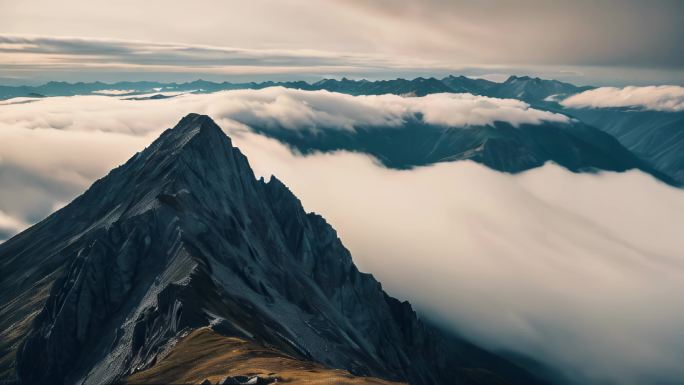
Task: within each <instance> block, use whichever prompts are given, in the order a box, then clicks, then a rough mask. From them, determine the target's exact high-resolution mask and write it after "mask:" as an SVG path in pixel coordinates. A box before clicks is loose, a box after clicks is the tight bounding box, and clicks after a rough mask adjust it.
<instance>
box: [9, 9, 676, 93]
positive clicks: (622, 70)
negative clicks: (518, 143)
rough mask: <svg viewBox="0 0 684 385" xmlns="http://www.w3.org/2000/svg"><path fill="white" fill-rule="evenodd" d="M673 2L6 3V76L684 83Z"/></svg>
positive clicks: (24, 79)
mask: <svg viewBox="0 0 684 385" xmlns="http://www.w3.org/2000/svg"><path fill="white" fill-rule="evenodd" d="M682 14H684V2H681V1H678V0H654V1H648V2H644V1H639V0H604V1H593V0H578V1H572V2H560V1H543V0H518V1H511V0H485V1H477V2H474V1H447V0H428V1H422V2H419V3H418V2H413V1H408V0H392V1H390V0H376V1H361V0H320V1H308V0H287V1H269V0H253V1H249V2H237V1H232V0H227V1H215V0H198V1H193V2H187V1H175V0H164V1H162V0H151V1H145V2H140V1H132V0H123V1H116V2H112V1H103V0H96V1H86V0H65V1H59V2H55V1H50V0H24V1H9V0H2V1H0V81H2V82H3V83H5V84H22V83H36V82H41V81H46V80H71V81H74V80H90V81H92V80H105V81H114V80H139V79H156V80H190V79H196V78H198V77H202V78H205V79H213V80H264V79H307V80H314V79H318V78H321V77H325V76H342V75H347V76H350V77H369V78H388V77H394V76H416V75H442V74H446V73H463V74H467V75H474V76H488V77H491V78H497V77H498V78H501V77H503V76H506V75H508V74H511V73H516V74H534V75H540V76H544V77H552V78H559V79H563V80H568V81H573V82H576V83H594V84H600V85H626V84H628V83H629V84H681V83H682V82H683V80H682V79H684V50H682V49H681V40H682V37H684V23H682V22H681V15H682Z"/></svg>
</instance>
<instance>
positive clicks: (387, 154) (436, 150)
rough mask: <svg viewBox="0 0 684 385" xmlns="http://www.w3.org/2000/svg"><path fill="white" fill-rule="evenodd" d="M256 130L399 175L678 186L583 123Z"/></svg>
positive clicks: (304, 150) (406, 124) (304, 148)
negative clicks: (604, 175) (592, 175)
mask: <svg viewBox="0 0 684 385" xmlns="http://www.w3.org/2000/svg"><path fill="white" fill-rule="evenodd" d="M251 127H252V128H253V129H254V130H255V131H256V132H258V133H261V134H264V135H267V136H269V137H272V138H274V139H277V140H279V141H281V142H283V143H285V144H287V145H289V146H291V147H292V148H295V149H297V150H298V151H300V152H302V153H305V154H306V153H311V152H315V151H322V152H330V151H336V150H346V151H353V152H359V153H365V154H369V155H372V156H374V157H376V158H377V159H378V160H380V162H382V163H383V164H384V165H385V166H387V167H391V168H398V169H405V168H411V167H414V166H423V165H429V164H434V163H438V162H449V161H457V160H473V161H475V162H478V163H482V164H484V165H486V166H488V167H490V168H492V169H495V170H498V171H505V172H511V173H516V172H521V171H525V170H529V169H531V168H535V167H539V166H541V165H543V164H544V163H546V162H549V161H550V162H554V163H557V164H559V165H561V166H563V167H565V168H567V169H569V170H571V171H574V172H583V171H600V170H606V171H626V170H630V169H639V170H642V171H644V172H646V173H649V174H651V175H653V176H655V177H656V178H658V179H660V180H662V181H664V182H666V183H668V184H676V183H675V182H674V181H673V180H672V179H671V178H670V177H669V176H667V175H665V174H664V173H662V172H660V171H657V170H655V169H654V168H653V167H651V166H650V165H648V164H647V163H646V162H644V161H643V160H641V159H639V158H638V157H636V156H635V155H634V154H632V153H631V152H630V151H629V150H627V149H626V148H625V147H623V146H622V145H621V144H620V143H619V142H618V141H617V140H616V139H615V138H613V137H612V136H611V135H609V134H606V133H604V132H602V131H600V130H598V129H596V128H593V127H590V126H587V125H585V124H582V123H580V122H570V123H556V122H542V123H540V124H522V125H520V126H519V127H515V126H513V125H511V124H509V123H505V122H495V123H494V124H493V125H491V126H474V127H447V126H439V125H431V124H426V123H424V122H423V121H422V120H420V119H414V120H409V121H406V122H404V123H403V124H402V125H401V126H400V127H365V126H362V127H355V128H354V129H353V130H341V129H318V130H316V131H315V132H311V131H307V130H291V129H286V128H279V127H268V128H266V127H260V126H256V125H252V126H251Z"/></svg>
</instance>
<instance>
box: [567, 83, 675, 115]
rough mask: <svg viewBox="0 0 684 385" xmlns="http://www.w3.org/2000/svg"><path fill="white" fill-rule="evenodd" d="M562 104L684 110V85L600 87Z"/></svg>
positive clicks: (585, 106)
mask: <svg viewBox="0 0 684 385" xmlns="http://www.w3.org/2000/svg"><path fill="white" fill-rule="evenodd" d="M561 104H562V105H563V106H565V107H570V108H616V107H618V108H625V107H629V108H639V109H644V110H653V111H670V112H678V111H684V87H680V86H647V87H624V88H615V87H600V88H596V89H593V90H589V91H584V92H581V93H579V94H576V95H573V96H570V97H569V98H567V99H565V100H563V101H562V102H561Z"/></svg>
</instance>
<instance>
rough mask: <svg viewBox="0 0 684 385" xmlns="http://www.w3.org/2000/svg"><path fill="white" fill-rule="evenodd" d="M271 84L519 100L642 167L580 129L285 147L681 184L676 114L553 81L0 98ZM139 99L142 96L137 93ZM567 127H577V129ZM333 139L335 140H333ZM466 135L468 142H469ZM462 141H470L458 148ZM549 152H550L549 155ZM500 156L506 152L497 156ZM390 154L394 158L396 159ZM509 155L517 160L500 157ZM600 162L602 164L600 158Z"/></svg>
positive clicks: (681, 128) (330, 86)
mask: <svg viewBox="0 0 684 385" xmlns="http://www.w3.org/2000/svg"><path fill="white" fill-rule="evenodd" d="M273 86H282V87H286V88H297V89H303V90H327V91H331V92H339V93H345V94H350V95H380V94H397V95H410V96H425V95H429V94H434V93H442V92H453V93H464V92H465V93H471V94H474V95H482V96H488V97H495V98H512V99H519V100H523V101H525V102H527V103H529V104H530V105H531V106H533V107H535V108H538V109H545V110H550V111H556V112H561V113H564V114H567V115H571V116H573V117H575V118H577V119H579V120H581V121H582V122H583V123H585V125H587V126H594V127H596V128H598V129H599V130H602V131H604V132H606V133H608V134H610V135H611V136H614V137H615V138H616V139H617V140H618V141H619V142H620V144H622V145H623V146H624V147H625V148H627V149H628V150H630V151H632V152H633V153H634V154H635V155H636V156H637V157H638V158H640V162H635V161H634V159H633V157H631V156H629V155H627V154H625V152H624V151H623V150H622V149H618V148H617V147H616V146H614V145H613V144H611V145H609V147H612V150H611V151H612V152H611V153H603V154H598V153H600V152H602V151H604V150H605V149H606V145H607V144H608V142H609V139H607V138H606V137H605V136H602V135H599V134H596V133H595V132H591V130H590V129H588V128H586V127H585V128H581V129H579V130H578V131H577V132H574V133H571V132H568V131H567V130H561V131H562V133H561V135H560V136H557V137H556V138H555V140H556V141H559V140H561V139H562V138H563V137H564V136H567V135H569V138H570V140H569V142H567V143H566V144H562V143H560V142H558V143H557V144H556V145H554V146H555V147H554V148H553V149H552V148H550V147H549V146H550V144H549V143H547V144H544V143H538V142H536V140H537V139H532V138H531V137H528V138H525V136H526V135H525V134H522V133H514V132H512V131H510V130H508V131H507V130H503V129H498V130H494V129H491V128H488V129H480V130H478V132H477V133H475V132H469V133H460V134H459V135H461V136H465V138H461V139H458V140H454V135H456V134H455V133H454V132H450V133H449V135H448V136H450V137H451V139H452V144H455V147H453V148H450V149H448V150H446V151H441V150H438V151H432V148H433V147H434V146H438V144H437V143H436V142H437V140H438V139H436V138H434V136H435V135H438V134H439V133H437V134H435V130H434V129H432V130H428V131H426V137H416V134H417V132H415V129H416V127H407V128H406V129H405V130H402V131H403V132H402V133H396V135H395V136H393V137H392V138H387V140H386V141H385V142H384V143H380V142H381V141H382V138H380V137H379V136H378V135H377V133H372V132H362V133H361V134H360V135H359V136H358V137H357V138H343V137H341V136H343V135H328V136H327V137H328V139H329V140H330V142H325V143H324V142H323V141H322V140H321V139H320V138H319V139H316V140H313V139H312V138H296V137H293V136H291V135H289V134H287V133H281V134H278V133H275V132H272V131H271V132H268V134H270V135H271V136H273V137H275V138H278V139H280V140H283V141H286V142H287V143H288V144H290V145H293V146H295V147H297V148H299V149H300V150H304V151H308V150H314V149H319V150H326V149H340V148H342V149H348V150H354V151H363V152H368V153H370V154H372V155H374V156H377V157H378V158H380V159H381V160H382V161H383V163H385V164H386V165H388V166H393V167H395V166H396V167H408V166H412V165H420V164H429V163H432V162H435V161H446V160H457V159H473V160H476V161H481V162H482V163H484V164H487V165H489V166H492V167H493V168H495V169H498V170H503V171H520V170H524V169H528V168H531V167H535V166H537V165H539V164H540V162H541V163H543V161H546V160H551V161H555V162H557V163H559V164H562V165H564V166H566V167H568V168H570V169H572V170H582V169H591V168H596V169H605V170H618V171H619V170H626V169H632V168H639V169H642V170H644V171H647V172H650V173H651V174H653V175H655V176H657V177H658V178H660V179H662V180H665V181H668V183H671V184H676V185H684V171H683V170H684V166H683V165H684V117H683V115H682V113H681V112H680V113H670V112H662V111H640V110H635V109H625V108H622V109H582V110H577V109H567V108H564V107H563V106H562V105H561V104H559V103H558V101H560V100H562V99H564V98H566V97H568V96H570V95H573V94H576V93H579V92H582V91H585V90H589V89H592V88H594V87H592V86H581V87H580V86H576V85H573V84H570V83H564V82H560V81H557V80H546V79H540V78H533V77H528V76H511V77H509V78H508V79H506V81H504V82H502V83H496V82H492V81H489V80H485V79H473V78H468V77H465V76H448V77H445V78H443V79H436V78H422V77H420V78H416V79H412V80H407V79H394V80H379V81H369V80H351V79H347V78H342V79H339V80H337V79H324V80H321V81H318V82H315V83H309V82H304V81H293V82H271V81H267V82H261V83H254V82H249V83H229V82H223V83H215V82H209V81H204V80H197V81H193V82H188V83H159V82H119V83H113V84H107V83H102V82H94V83H65V82H50V83H46V84H44V85H41V86H35V87H29V86H19V87H8V86H0V99H8V98H14V97H44V96H68V95H83V94H93V93H98V92H102V91H106V90H125V91H128V92H127V93H125V94H123V95H116V96H117V97H126V98H130V99H135V100H145V99H164V98H168V97H173V95H170V94H169V93H173V92H193V93H209V92H216V91H221V90H236V89H262V88H267V87H273ZM165 93H166V94H165ZM141 94H145V95H143V96H140V95H141ZM573 127H575V128H577V127H578V125H574V126H573ZM262 131H263V130H262ZM362 131H363V130H362ZM438 131H439V130H438ZM528 131H529V130H528ZM554 132H555V133H556V134H558V133H559V131H558V130H554ZM500 134H502V135H503V137H501V135H500ZM538 134H539V135H543V136H547V139H549V140H553V139H550V138H548V137H550V136H553V135H554V134H549V135H545V134H543V133H538ZM491 135H493V137H492V136H491ZM507 135H513V136H514V137H515V138H510V137H507ZM333 136H336V137H335V138H333ZM374 136H375V137H374ZM401 136H403V137H406V138H407V139H408V137H411V138H412V139H411V140H413V139H416V140H417V141H418V143H419V146H417V150H416V151H415V152H411V151H409V152H406V150H407V147H406V144H407V143H406V142H402V140H403V139H402V138H401ZM470 136H473V137H474V138H467V137H470ZM532 136H534V135H532ZM588 136H590V137H591V138H592V140H594V139H596V140H598V142H587V140H588V139H589V138H588ZM578 137H582V138H581V139H579V140H581V141H584V142H585V144H586V145H580V146H579V147H578V143H577V140H576V139H578ZM390 139H391V140H390ZM395 139H396V140H397V141H398V142H397V143H395V142H394V140H395ZM338 140H339V141H338ZM504 141H506V142H505V143H506V144H505V145H503V142H504ZM526 141H527V142H526ZM530 141H533V142H534V145H533V146H532V147H528V146H527V145H529V144H531V143H532V142H530ZM466 142H467V143H469V144H464V143H466ZM440 143H443V144H444V143H447V142H445V141H440ZM524 143H527V144H525V145H524V148H522V147H521V146H523V144H524ZM394 145H396V146H397V148H401V149H402V150H403V153H399V152H398V150H397V151H395V150H393V149H392V148H391V147H392V146H394ZM495 147H496V148H500V150H496V151H494V153H492V150H493V149H494V148H495ZM580 147H584V150H582V149H579V148H580ZM591 147H594V148H591ZM478 148H479V149H478ZM549 150H553V151H552V152H549ZM556 150H560V152H556ZM499 151H506V152H504V153H500V152H499ZM571 151H575V153H574V154H571V153H570V152H571ZM587 151H589V152H587ZM395 152H396V154H394V153H395ZM485 153H487V154H490V155H486V154H485ZM590 153H591V154H590ZM510 156H515V157H521V158H519V159H517V158H516V159H506V158H507V157H510ZM495 158H499V160H495ZM573 158H574V159H573ZM601 158H602V159H603V160H600V159H601ZM608 159H610V160H608Z"/></svg>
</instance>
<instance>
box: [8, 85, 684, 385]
mask: <svg viewBox="0 0 684 385" xmlns="http://www.w3.org/2000/svg"><path fill="white" fill-rule="evenodd" d="M435 97H436V98H438V99H437V101H440V103H434V101H433V102H430V103H427V102H426V103H425V104H426V106H421V105H420V102H419V101H420V100H421V99H420V98H404V99H406V100H403V99H401V98H400V97H397V96H392V97H390V98H383V97H368V98H364V97H353V96H347V95H344V96H342V97H339V98H338V97H337V95H335V94H331V93H327V92H300V91H294V90H293V91H287V90H284V89H268V90H261V91H233V92H225V93H217V94H209V95H181V96H178V97H175V98H172V99H164V100H144V101H132V100H121V99H120V98H116V97H108V96H78V97H60V98H47V99H41V100H38V101H35V102H33V103H26V104H7V105H2V106H0V157H1V158H2V161H1V162H0V186H1V187H0V194H1V195H0V210H2V215H1V216H0V229H2V228H4V229H7V228H9V229H10V230H11V229H15V228H17V227H22V226H23V225H24V224H28V223H32V222H35V221H37V220H39V219H41V217H43V216H45V215H47V214H48V213H49V212H51V211H53V210H54V209H55V208H57V207H60V206H61V205H63V204H64V203H65V202H68V201H69V200H70V199H72V198H73V197H74V196H76V195H77V194H78V193H80V191H82V190H84V189H85V188H86V187H87V186H88V185H89V184H90V183H91V182H92V181H93V180H95V179H96V178H98V177H100V176H102V175H104V174H106V172H107V171H108V170H109V169H111V168H112V167H114V166H116V165H118V164H120V163H122V162H123V161H125V160H126V159H127V158H128V157H130V156H131V155H133V153H134V152H135V151H139V150H141V149H142V148H144V147H145V146H146V145H147V144H149V143H150V142H151V141H152V140H153V139H154V138H156V136H157V135H158V134H159V133H160V131H161V130H162V129H163V128H165V127H171V126H173V125H174V124H175V123H176V122H177V121H178V119H179V118H180V117H181V116H183V115H185V114H186V113H189V112H199V113H207V114H209V115H210V116H212V117H213V118H214V119H216V120H217V122H218V123H219V124H220V125H221V126H222V127H224V129H226V130H227V131H228V133H229V134H230V135H231V136H232V138H233V141H234V143H235V144H236V145H237V146H239V147H240V148H241V150H242V151H243V152H244V153H245V154H246V155H247V156H248V157H249V160H250V163H251V164H252V167H253V168H254V170H255V172H256V173H257V175H262V176H266V177H268V176H269V175H271V174H275V175H277V176H278V177H279V178H280V179H281V180H283V181H284V182H285V183H286V184H287V185H288V186H289V187H290V188H291V189H292V190H293V192H294V193H295V194H296V195H297V196H298V197H300V199H301V200H302V202H303V204H304V206H305V208H306V209H307V210H314V211H317V212H319V213H321V214H322V215H323V216H324V217H326V218H327V219H328V220H329V221H330V222H331V223H332V225H333V226H334V227H335V228H336V229H337V230H338V231H339V234H340V237H341V238H342V240H343V241H344V243H345V244H346V245H347V246H348V247H349V248H350V250H351V251H352V254H353V255H354V259H355V261H356V262H357V264H358V265H359V267H360V268H361V269H362V270H364V271H369V272H371V273H373V274H374V275H375V276H376V277H377V278H378V279H379V280H381V281H382V282H383V284H384V286H385V287H386V288H387V289H388V290H389V292H391V293H393V294H394V295H397V296H399V297H400V298H406V299H409V300H411V301H412V302H413V303H414V305H415V306H416V307H417V308H418V309H420V311H421V312H422V313H423V314H425V315H428V316H430V317H431V318H435V319H437V320H439V321H440V322H442V323H444V324H445V325H447V326H449V327H451V328H454V329H456V330H457V331H459V332H461V333H463V334H464V335H466V336H467V337H468V338H471V339H473V340H475V341H476V342H478V343H481V344H484V345H485V346H488V347H490V348H492V349H497V350H499V349H501V350H506V351H514V352H519V353H522V354H529V355H532V356H533V357H536V358H538V359H541V360H543V361H544V363H546V364H548V365H551V366H552V367H554V368H556V369H558V370H561V371H563V372H564V373H566V374H568V376H569V377H571V378H574V379H576V380H577V383H578V384H582V385H586V384H587V383H590V382H592V381H595V382H600V383H606V384H620V385H623V384H628V385H631V384H635V385H636V384H639V385H642V384H649V383H656V382H657V381H671V382H676V381H678V380H679V379H680V378H682V376H684V368H683V367H682V366H681V362H683V361H684V349H682V348H681V347H682V346H684V335H683V334H682V326H681V325H684V304H682V302H681V300H680V298H679V294H680V293H681V292H683V291H684V255H683V254H682V250H684V238H682V237H681V234H680V232H681V231H680V229H681V228H684V217H682V215H680V213H682V212H684V192H683V191H682V190H678V189H674V188H671V187H669V186H666V185H664V184H662V183H660V182H658V181H656V180H655V179H653V178H652V177H650V176H648V175H645V174H643V173H641V172H637V171H630V172H626V173H599V174H574V173H571V172H568V171H566V170H565V169H563V168H560V167H557V166H553V165H546V166H544V167H541V168H537V169H534V170H531V171H528V172H525V173H522V174H517V175H509V174H503V173H499V172H496V171H492V170H490V169H488V168H486V167H484V166H481V165H478V164H475V163H471V162H456V163H443V164H438V165H434V166H430V167H422V168H417V169H413V170H410V171H406V170H404V171H398V170H389V169H386V168H383V167H381V166H379V165H378V164H377V163H376V162H375V161H374V159H371V158H369V157H367V156H364V155H360V154H350V153H344V152H338V153H327V154H313V155H310V156H306V157H304V156H300V155H297V154H293V153H292V152H290V150H288V149H287V148H286V147H285V146H283V145H282V144H280V143H279V142H277V141H275V140H272V139H268V138H265V137H262V136H259V135H257V134H254V133H253V132H251V131H250V130H249V127H248V125H249V124H254V123H258V124H268V122H277V124H280V125H282V126H283V127H287V128H286V129H295V128H296V127H298V125H300V124H301V125H302V126H303V127H308V129H345V130H346V129H353V127H354V125H355V124H361V123H363V124H369V123H372V124H381V125H384V126H386V127H387V129H391V125H392V124H400V121H401V119H402V117H404V116H406V114H413V113H415V111H416V110H420V111H423V110H421V108H435V109H436V110H435V111H440V108H441V107H440V104H441V103H444V104H445V105H450V103H456V101H458V100H459V99H458V98H454V97H453V96H443V98H444V99H439V96H435ZM465 98H466V99H465V100H466V101H467V104H468V103H469V105H475V106H477V107H476V108H482V107H481V106H480V104H479V103H481V102H482V101H479V102H477V101H474V99H471V98H468V97H465ZM402 100H403V101H402ZM423 100H426V99H423ZM411 101H413V102H411ZM416 101H418V102H416ZM486 102H487V103H499V102H498V101H496V100H494V101H486ZM411 103H416V104H411ZM503 103H504V104H503V105H502V106H501V107H500V108H506V106H507V105H508V104H507V103H511V104H512V106H516V105H517V104H515V103H513V102H503ZM512 106H508V108H513V107H512ZM450 108H451V107H450ZM463 108H464V109H465V107H463ZM490 109H491V108H490ZM466 110H467V109H466ZM484 110H485V111H487V108H484ZM528 110H529V109H527V110H525V109H523V111H528ZM456 111H458V109H456ZM468 111H470V110H468ZM423 112H427V111H423ZM472 113H473V112H472V111H470V112H469V113H468V114H465V115H464V116H466V118H465V121H468V119H473V118H472V117H468V116H470V115H472ZM516 113H517V112H516ZM531 113H532V116H534V114H536V113H535V112H534V111H532V112H531ZM482 114H484V115H485V116H489V117H490V119H491V116H498V115H496V113H494V112H492V111H489V112H486V113H479V114H476V116H478V119H480V117H481V116H482ZM492 114H494V115H492ZM455 115H459V114H455ZM425 116H428V114H427V113H426V114H425ZM432 116H433V119H437V121H439V119H451V118H450V117H441V115H440V114H436V113H434V114H433V115H432ZM515 116H517V115H515ZM459 119H461V120H460V121H461V122H463V121H464V120H463V119H464V118H459ZM515 119H518V117H516V118H515ZM525 119H532V117H529V116H528V117H526V118H525ZM479 122H481V121H479ZM273 124H275V123H273ZM326 127H327V128H326ZM7 218H10V219H7ZM3 223H4V225H3ZM8 223H9V225H7V224H8ZM3 226H4V227H3ZM4 231H5V232H7V230H4Z"/></svg>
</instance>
